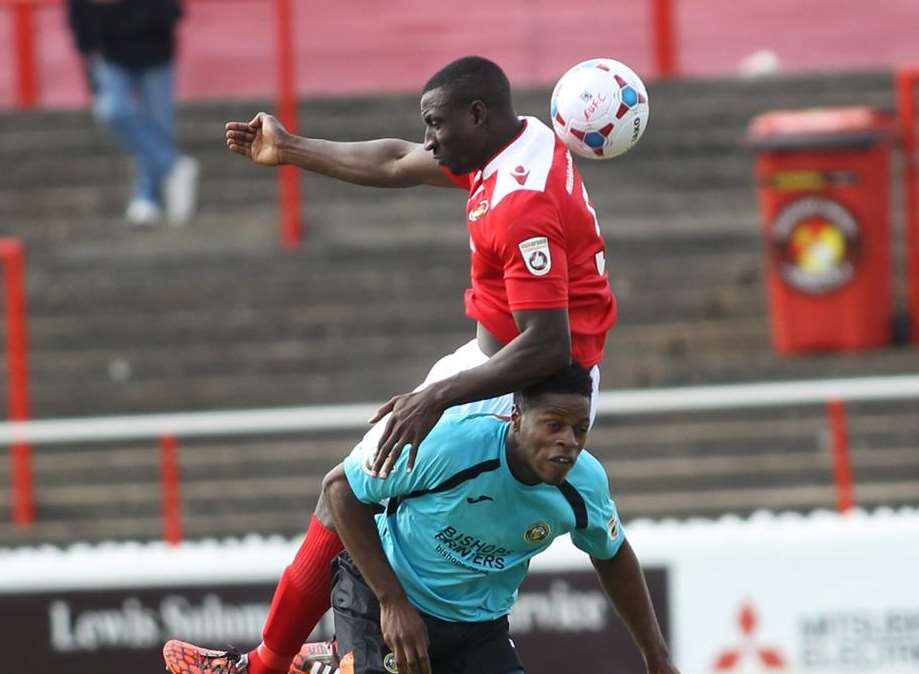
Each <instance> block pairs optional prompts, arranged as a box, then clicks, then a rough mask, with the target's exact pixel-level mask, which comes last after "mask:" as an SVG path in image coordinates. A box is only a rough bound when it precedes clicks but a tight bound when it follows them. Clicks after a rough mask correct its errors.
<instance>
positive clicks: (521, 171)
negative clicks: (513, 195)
mask: <svg viewBox="0 0 919 674" xmlns="http://www.w3.org/2000/svg"><path fill="white" fill-rule="evenodd" d="M511 175H512V176H514V180H516V181H517V184H518V185H523V184H524V183H526V181H527V177H528V176H529V175H530V170H529V169H528V168H526V167H525V166H517V167H516V168H515V169H514V170H513V171H511Z"/></svg>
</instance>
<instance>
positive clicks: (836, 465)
mask: <svg viewBox="0 0 919 674" xmlns="http://www.w3.org/2000/svg"><path fill="white" fill-rule="evenodd" d="M827 417H828V419H829V424H830V444H831V450H832V454H833V481H834V483H835V485H836V509H837V510H838V511H839V512H841V513H844V512H848V511H849V510H851V509H852V508H854V507H855V489H854V487H853V486H852V485H853V482H852V465H851V463H850V462H849V431H848V427H847V424H846V407H845V405H844V404H843V402H842V401H841V400H831V401H830V402H828V403H827Z"/></svg>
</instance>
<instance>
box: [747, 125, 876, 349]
mask: <svg viewBox="0 0 919 674" xmlns="http://www.w3.org/2000/svg"><path fill="white" fill-rule="evenodd" d="M893 129H894V120H893V118H892V117H890V116H888V115H886V114H884V113H882V112H880V111H878V110H875V109H873V108H868V107H847V108H814V109H810V110H776V111H773V112H768V113H765V114H762V115H759V116H758V117H755V118H754V119H753V120H752V121H751V122H750V125H749V129H748V132H747V137H746V142H747V144H748V145H749V146H750V147H752V148H753V149H755V150H756V151H757V157H756V169H755V172H756V181H757V188H758V193H759V203H760V211H761V214H762V221H763V239H764V242H765V246H766V251H767V275H768V282H767V287H768V296H769V308H770V316H771V333H772V343H773V346H774V347H775V349H776V350H778V351H780V352H783V353H795V352H802V351H816V350H861V349H868V348H871V347H878V346H884V345H887V344H889V343H890V342H891V337H892V320H893V319H892V312H893V308H892V301H893V300H892V297H891V280H890V277H891V262H890V155H891V147H892V141H893Z"/></svg>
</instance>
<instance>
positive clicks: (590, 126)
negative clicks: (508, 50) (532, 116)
mask: <svg viewBox="0 0 919 674" xmlns="http://www.w3.org/2000/svg"><path fill="white" fill-rule="evenodd" d="M549 112H550V114H551V115H552V126H553V127H555V133H557V134H558V136H559V138H561V139H562V140H563V141H564V143H565V145H567V146H568V149H570V150H571V151H572V152H574V153H575V154H577V155H580V156H581V157H587V158H588V159H612V158H613V157H618V156H619V155H621V154H622V153H623V152H626V151H628V150H629V149H630V148H631V147H632V146H633V145H635V143H637V142H638V139H639V138H641V134H643V133H644V132H645V127H646V126H647V124H648V113H649V109H648V92H647V90H646V89H645V85H644V83H643V82H642V81H641V78H640V77H638V75H636V74H635V72H634V71H633V70H632V69H631V68H629V67H628V66H627V65H625V64H624V63H620V62H619V61H615V60H613V59H590V60H588V61H583V62H581V63H578V64H577V65H576V66H574V67H573V68H571V69H570V70H569V71H568V72H566V73H565V74H564V75H562V77H561V79H559V81H558V84H556V85H555V89H554V90H553V91H552V99H551V101H550V103H549Z"/></svg>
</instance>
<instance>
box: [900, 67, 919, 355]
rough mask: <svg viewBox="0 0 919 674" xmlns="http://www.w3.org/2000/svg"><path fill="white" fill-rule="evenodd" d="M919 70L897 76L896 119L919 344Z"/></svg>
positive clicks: (911, 310)
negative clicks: (918, 142)
mask: <svg viewBox="0 0 919 674" xmlns="http://www.w3.org/2000/svg"><path fill="white" fill-rule="evenodd" d="M917 82H919V67H916V68H903V69H900V70H899V71H898V72H897V117H898V118H899V123H900V141H901V143H902V144H903V154H904V160H903V195H904V202H905V208H906V277H907V283H908V287H909V313H910V316H911V327H912V341H913V342H919V171H917V166H916V162H917V161H919V156H917V152H916V150H917V147H916V95H915V94H916V83H917Z"/></svg>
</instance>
